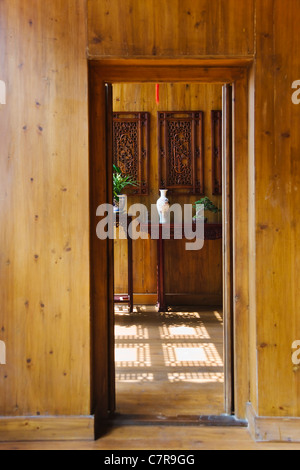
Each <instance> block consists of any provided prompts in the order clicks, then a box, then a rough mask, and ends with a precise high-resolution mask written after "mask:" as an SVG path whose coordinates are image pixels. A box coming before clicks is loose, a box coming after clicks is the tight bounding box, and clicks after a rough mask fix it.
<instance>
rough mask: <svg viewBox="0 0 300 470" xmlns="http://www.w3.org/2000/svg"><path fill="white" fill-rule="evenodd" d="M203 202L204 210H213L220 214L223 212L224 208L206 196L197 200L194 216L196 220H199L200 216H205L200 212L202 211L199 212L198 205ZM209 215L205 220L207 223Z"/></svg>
mask: <svg viewBox="0 0 300 470" xmlns="http://www.w3.org/2000/svg"><path fill="white" fill-rule="evenodd" d="M200 204H202V205H203V206H204V211H208V212H212V213H214V214H218V213H219V212H222V209H219V208H218V207H217V206H215V204H214V203H213V202H212V201H211V200H210V199H209V197H207V196H205V197H203V198H202V199H200V201H197V202H195V205H194V207H195V209H196V215H195V216H194V220H198V219H199V218H201V217H203V216H202V215H201V214H200V211H198V212H197V206H198V205H200ZM207 220H208V219H207V217H205V218H204V222H205V223H207Z"/></svg>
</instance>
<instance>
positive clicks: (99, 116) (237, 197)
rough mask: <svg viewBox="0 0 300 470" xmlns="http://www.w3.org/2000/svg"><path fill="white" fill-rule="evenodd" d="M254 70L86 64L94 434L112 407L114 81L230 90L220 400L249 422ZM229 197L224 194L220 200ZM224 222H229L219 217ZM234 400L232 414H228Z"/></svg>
mask: <svg viewBox="0 0 300 470" xmlns="http://www.w3.org/2000/svg"><path fill="white" fill-rule="evenodd" d="M251 64H252V61H250V60H249V59H237V60H234V59H230V60H229V61H228V62H226V60H224V59H221V60H214V61H212V60H208V61H203V60H199V61H197V60H179V61H177V60H175V59H174V60H152V59H150V60H142V59H140V60H97V61H94V60H92V61H89V119H90V122H89V131H90V139H89V143H90V224H91V225H90V266H91V290H90V292H91V341H92V350H91V361H92V368H91V370H92V377H91V381H92V383H91V393H92V397H91V403H92V410H91V411H92V414H94V415H95V428H96V434H97V435H100V434H101V432H102V431H101V430H103V426H104V427H105V426H106V423H107V421H108V419H109V415H110V410H111V409H113V408H114V403H113V398H112V383H113V377H112V374H113V370H114V367H113V364H112V361H113V345H114V333H113V331H112V330H113V328H112V318H111V317H112V312H113V240H105V241H101V240H99V239H98V238H97V236H96V226H97V223H98V222H99V219H97V217H96V209H97V207H98V206H99V205H100V204H104V203H112V165H111V164H110V163H111V162H108V157H107V155H108V152H107V148H108V146H109V145H111V142H110V139H109V138H107V136H108V135H110V134H111V133H110V131H109V129H107V127H106V126H107V124H106V99H107V87H106V86H105V85H106V84H113V83H126V82H127V83H134V82H136V83H144V82H145V83H146V82H147V83H160V82H171V83H174V82H181V83H216V84H217V83H219V84H220V85H221V84H222V85H226V84H231V85H232V87H233V101H232V103H233V109H232V111H233V125H232V128H233V139H232V162H231V167H232V194H231V197H232V214H231V218H230V220H231V221H232V226H231V234H232V248H231V247H228V246H226V245H225V244H224V241H223V259H224V257H225V259H229V258H230V259H231V260H232V277H231V279H232V286H231V287H230V289H232V290H231V292H230V296H232V299H233V302H232V308H233V311H232V312H230V313H225V316H226V318H230V319H231V320H230V321H231V326H230V328H225V332H226V335H228V336H225V349H226V354H227V355H230V357H232V352H233V362H232V366H231V365H230V366H229V368H232V376H231V378H230V381H231V379H232V387H231V386H230V387H226V389H227V393H229V392H228V390H231V391H230V393H232V396H233V400H231V399H229V398H228V396H227V400H225V401H226V408H227V409H226V412H227V414H234V415H235V417H236V418H237V419H244V418H245V416H246V404H247V402H248V401H249V336H248V331H249V328H248V326H249V311H248V305H249V260H248V254H249V250H248V199H249V198H248V76H249V70H250V67H251ZM226 188H228V185H225V189H226ZM223 193H224V191H223ZM226 197H227V195H226V194H224V196H223V201H224V200H225V199H226ZM224 222H227V223H228V220H225V219H223V224H224ZM228 250H230V253H229V252H228ZM100 260H101V262H100ZM226 288H227V289H229V286H227V287H226ZM231 336H232V338H231ZM229 341H230V344H229ZM112 343H113V344H112ZM226 357H229V356H226ZM228 370H229V369H228V367H227V371H228ZM227 373H228V372H227ZM233 401H234V410H231V409H230V408H231V406H232V402H233Z"/></svg>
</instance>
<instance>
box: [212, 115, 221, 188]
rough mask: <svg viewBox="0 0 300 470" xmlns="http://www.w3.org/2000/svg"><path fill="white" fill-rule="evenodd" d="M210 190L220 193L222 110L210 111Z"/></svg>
mask: <svg viewBox="0 0 300 470" xmlns="http://www.w3.org/2000/svg"><path fill="white" fill-rule="evenodd" d="M211 133H212V146H211V148H212V192H213V195H214V196H221V195H222V111H212V112H211Z"/></svg>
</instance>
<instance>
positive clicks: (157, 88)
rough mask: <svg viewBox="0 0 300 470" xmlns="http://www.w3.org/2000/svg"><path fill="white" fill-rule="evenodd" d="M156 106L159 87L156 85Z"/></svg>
mask: <svg viewBox="0 0 300 470" xmlns="http://www.w3.org/2000/svg"><path fill="white" fill-rule="evenodd" d="M156 104H159V85H158V84H157V85H156Z"/></svg>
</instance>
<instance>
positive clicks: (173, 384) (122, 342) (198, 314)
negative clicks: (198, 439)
mask: <svg viewBox="0 0 300 470" xmlns="http://www.w3.org/2000/svg"><path fill="white" fill-rule="evenodd" d="M115 320H116V329H115V345H116V402H117V413H119V414H125V415H152V416H157V417H162V416H165V417H176V416H195V415H196V416H201V415H221V414H222V413H224V364H223V322H222V311H221V310H220V309H218V310H216V309H213V310H203V309H202V311H200V310H199V311H198V310H191V309H189V311H185V310H184V311H177V312H174V311H172V312H167V313H163V314H161V313H158V312H156V311H154V310H152V311H151V310H150V311H149V309H148V310H147V309H146V310H143V309H141V310H139V311H138V312H135V313H133V314H127V313H126V310H125V313H124V310H123V313H122V309H121V311H119V312H118V313H117V314H116V317H115Z"/></svg>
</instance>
